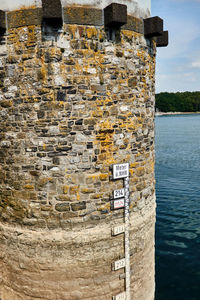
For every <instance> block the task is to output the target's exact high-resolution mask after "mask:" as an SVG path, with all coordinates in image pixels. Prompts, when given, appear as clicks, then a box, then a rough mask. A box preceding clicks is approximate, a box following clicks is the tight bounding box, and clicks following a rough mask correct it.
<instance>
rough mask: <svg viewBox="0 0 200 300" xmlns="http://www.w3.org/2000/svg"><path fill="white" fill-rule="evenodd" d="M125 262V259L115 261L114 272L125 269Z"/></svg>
mask: <svg viewBox="0 0 200 300" xmlns="http://www.w3.org/2000/svg"><path fill="white" fill-rule="evenodd" d="M125 265H126V260H125V258H122V259H120V260H117V261H115V262H114V271H117V270H119V269H122V268H125Z"/></svg>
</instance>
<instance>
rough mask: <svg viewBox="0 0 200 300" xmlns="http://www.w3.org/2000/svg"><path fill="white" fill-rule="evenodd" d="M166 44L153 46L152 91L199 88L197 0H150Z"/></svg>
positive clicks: (199, 6)
mask: <svg viewBox="0 0 200 300" xmlns="http://www.w3.org/2000/svg"><path fill="white" fill-rule="evenodd" d="M151 15H152V16H159V17H161V18H162V19H164V30H168V31H169V46H168V47H166V48H157V64H156V93H159V92H165V91H167V92H177V91H200V0H152V7H151Z"/></svg>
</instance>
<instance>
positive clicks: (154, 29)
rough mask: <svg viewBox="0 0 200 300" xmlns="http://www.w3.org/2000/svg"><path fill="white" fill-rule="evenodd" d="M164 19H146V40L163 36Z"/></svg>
mask: <svg viewBox="0 0 200 300" xmlns="http://www.w3.org/2000/svg"><path fill="white" fill-rule="evenodd" d="M162 32H163V19H161V18H159V17H152V18H147V19H144V35H145V37H146V38H152V37H155V36H160V35H162Z"/></svg>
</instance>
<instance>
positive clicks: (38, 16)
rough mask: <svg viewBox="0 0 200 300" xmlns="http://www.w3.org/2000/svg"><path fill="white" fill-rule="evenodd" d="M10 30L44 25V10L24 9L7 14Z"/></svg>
mask: <svg viewBox="0 0 200 300" xmlns="http://www.w3.org/2000/svg"><path fill="white" fill-rule="evenodd" d="M7 22H8V28H16V27H23V26H30V25H40V24H41V23H42V9H41V8H33V9H23V10H16V11H10V12H8V13H7Z"/></svg>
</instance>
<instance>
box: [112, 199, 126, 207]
mask: <svg viewBox="0 0 200 300" xmlns="http://www.w3.org/2000/svg"><path fill="white" fill-rule="evenodd" d="M123 207H124V198H123V199H119V200H114V201H113V208H114V209H118V208H123Z"/></svg>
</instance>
